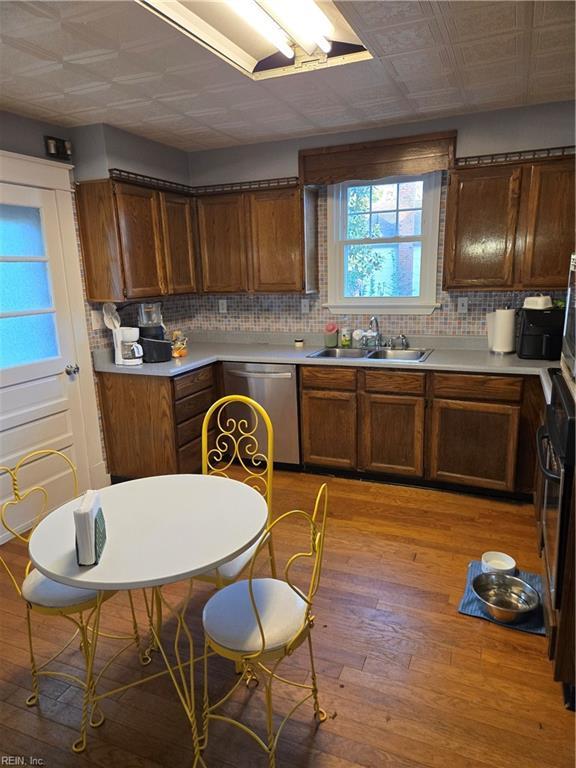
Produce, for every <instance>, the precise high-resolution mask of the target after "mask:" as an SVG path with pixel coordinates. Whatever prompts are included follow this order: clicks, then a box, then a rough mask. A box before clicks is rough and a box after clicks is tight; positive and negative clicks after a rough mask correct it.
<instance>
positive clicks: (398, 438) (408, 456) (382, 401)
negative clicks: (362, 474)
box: [358, 393, 425, 477]
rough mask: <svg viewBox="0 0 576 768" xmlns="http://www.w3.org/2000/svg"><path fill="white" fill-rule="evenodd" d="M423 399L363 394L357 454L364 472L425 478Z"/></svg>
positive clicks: (361, 395) (360, 397) (360, 396)
mask: <svg viewBox="0 0 576 768" xmlns="http://www.w3.org/2000/svg"><path fill="white" fill-rule="evenodd" d="M424 403H425V401H424V398H422V397H406V396H401V395H398V396H396V395H380V394H366V393H364V394H360V395H359V405H360V420H359V427H358V443H359V444H358V454H359V465H360V468H361V469H364V470H367V471H369V472H386V473H389V474H393V475H407V476H409V477H422V474H423V471H424V407H425V406H424Z"/></svg>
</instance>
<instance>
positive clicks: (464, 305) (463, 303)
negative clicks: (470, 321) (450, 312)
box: [457, 296, 468, 315]
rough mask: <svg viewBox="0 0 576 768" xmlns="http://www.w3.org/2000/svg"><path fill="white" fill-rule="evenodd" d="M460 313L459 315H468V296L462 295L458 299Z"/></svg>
mask: <svg viewBox="0 0 576 768" xmlns="http://www.w3.org/2000/svg"><path fill="white" fill-rule="evenodd" d="M457 311H458V314H459V315H467V314H468V296H461V297H460V298H459V299H458V310H457Z"/></svg>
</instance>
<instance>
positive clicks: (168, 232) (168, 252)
mask: <svg viewBox="0 0 576 768" xmlns="http://www.w3.org/2000/svg"><path fill="white" fill-rule="evenodd" d="M160 202H161V206H162V229H163V234H164V258H165V263H166V277H167V284H168V293H194V292H195V291H196V269H195V263H194V235H193V229H192V211H193V205H194V203H193V201H192V200H191V199H190V198H188V197H184V196H183V195H171V194H167V193H165V192H161V193H160Z"/></svg>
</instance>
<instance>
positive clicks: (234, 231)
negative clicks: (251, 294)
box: [197, 193, 248, 293]
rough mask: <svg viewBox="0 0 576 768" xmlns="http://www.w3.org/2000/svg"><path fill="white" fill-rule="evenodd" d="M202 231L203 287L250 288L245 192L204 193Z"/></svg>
mask: <svg viewBox="0 0 576 768" xmlns="http://www.w3.org/2000/svg"><path fill="white" fill-rule="evenodd" d="M197 205H198V208H197V210H198V233H199V240H200V257H201V260H202V287H203V289H204V290H205V291H208V292H210V291H212V292H214V293H218V292H220V293H231V292H233V291H246V290H247V289H248V279H247V270H246V264H247V262H246V241H247V232H246V217H245V206H244V197H243V195H242V194H239V193H238V194H230V195H213V196H210V197H200V198H198V201H197Z"/></svg>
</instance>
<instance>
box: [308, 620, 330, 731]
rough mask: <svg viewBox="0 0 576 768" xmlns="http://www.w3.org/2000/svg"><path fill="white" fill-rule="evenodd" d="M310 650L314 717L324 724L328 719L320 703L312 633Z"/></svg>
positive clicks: (309, 637) (310, 634) (309, 644)
mask: <svg viewBox="0 0 576 768" xmlns="http://www.w3.org/2000/svg"><path fill="white" fill-rule="evenodd" d="M308 649H309V651H310V672H311V677H312V700H313V702H314V717H315V718H316V720H318V722H319V723H323V722H324V721H325V720H326V718H327V715H326V712H325V710H323V709H322V707H321V706H320V702H319V701H318V680H317V679H316V668H315V666H314V653H313V651H312V633H311V632H308Z"/></svg>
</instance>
